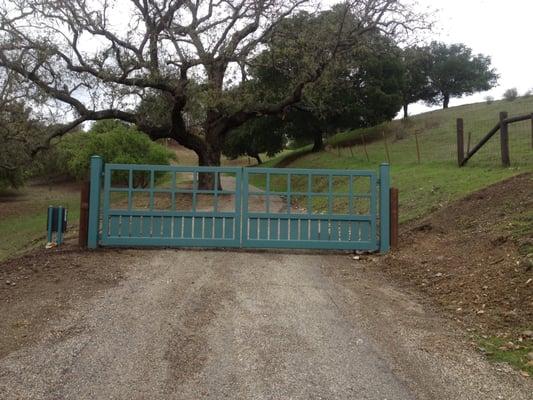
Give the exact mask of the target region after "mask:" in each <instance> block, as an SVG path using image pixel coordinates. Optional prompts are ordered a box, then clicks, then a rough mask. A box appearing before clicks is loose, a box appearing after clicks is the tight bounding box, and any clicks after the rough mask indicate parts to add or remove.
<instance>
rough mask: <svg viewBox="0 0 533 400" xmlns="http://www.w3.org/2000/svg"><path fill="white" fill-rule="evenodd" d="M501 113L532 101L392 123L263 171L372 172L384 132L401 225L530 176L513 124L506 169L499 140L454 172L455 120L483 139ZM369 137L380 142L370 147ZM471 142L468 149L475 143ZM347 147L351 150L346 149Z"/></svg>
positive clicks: (526, 150) (527, 155) (532, 159)
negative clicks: (475, 130)
mask: <svg viewBox="0 0 533 400" xmlns="http://www.w3.org/2000/svg"><path fill="white" fill-rule="evenodd" d="M504 109H506V110H507V111H508V112H509V114H510V115H517V114H523V113H526V110H530V112H531V111H533V97H532V98H521V99H518V100H516V101H515V102H495V103H493V104H492V105H487V104H485V103H478V104H472V105H467V106H461V107H456V108H450V109H448V110H440V111H433V112H430V113H426V114H421V115H419V116H416V117H413V118H411V119H410V120H409V121H408V122H403V121H392V122H390V123H387V124H382V125H380V126H378V127H373V128H369V129H360V130H354V131H349V132H343V133H339V134H337V135H335V136H334V137H332V138H330V139H329V140H328V146H327V147H326V150H325V151H322V152H319V153H308V152H305V151H303V150H297V151H298V152H299V157H297V158H296V157H294V156H292V157H291V155H290V153H288V154H287V153H286V154H283V155H281V156H279V157H277V158H274V159H272V160H270V161H269V162H267V163H265V164H264V166H278V165H284V166H290V167H295V168H340V169H374V170H376V169H377V167H378V166H379V164H380V163H381V162H386V161H387V155H386V149H385V146H384V143H383V139H382V133H381V132H384V133H385V136H386V137H387V142H388V150H389V155H390V163H391V176H392V184H393V185H394V186H396V187H398V188H399V189H400V220H401V221H402V222H404V221H407V220H411V219H414V218H418V217H421V216H423V215H425V214H427V213H428V212H430V211H432V210H435V209H438V208H440V207H441V206H443V205H445V204H447V203H449V202H450V201H453V200H456V199H458V198H460V197H463V196H465V195H466V194H468V193H471V192H474V191H476V190H479V189H482V188H484V187H486V186H488V185H491V184H493V183H496V182H498V181H501V180H503V179H505V178H508V177H511V176H513V175H516V174H519V173H522V172H526V171H533V149H532V148H531V124H530V123H528V124H526V125H524V124H518V125H520V127H521V128H522V130H521V131H520V130H516V129H518V126H516V127H515V128H511V135H510V138H511V161H512V166H511V167H510V168H503V167H501V166H500V161H499V153H498V151H495V152H493V150H494V149H493V148H491V146H495V145H496V146H499V141H498V137H494V138H493V139H492V140H491V141H490V142H489V144H488V146H489V147H488V148H486V149H482V150H481V151H480V152H479V154H476V155H475V156H474V158H473V159H472V160H471V162H470V163H468V164H467V166H465V167H463V168H458V167H457V161H456V143H455V138H456V132H455V118H456V117H459V116H464V117H465V131H466V129H467V127H468V126H469V122H468V121H470V125H476V126H477V127H478V128H479V129H478V131H479V132H482V133H483V134H484V133H485V132H486V131H488V130H489V129H490V128H491V127H492V125H493V124H494V123H495V121H497V116H498V111H499V110H504ZM485 128H486V129H485ZM526 128H527V129H526ZM415 132H417V137H418V142H419V148H420V154H421V160H420V163H419V162H418V160H417V153H416V137H415V134H414V133H415ZM361 134H364V135H365V137H366V141H365V143H366V152H367V153H368V155H369V158H370V161H368V160H367V157H366V153H365V151H364V147H363V146H362V145H361V144H358V143H360V141H359V138H360V136H361ZM478 136H479V137H480V136H481V135H478ZM400 137H401V139H398V138H400ZM372 138H374V139H380V140H379V141H373V142H372V141H371V139H372ZM471 142H472V143H471V146H473V144H474V143H475V142H474V140H472V141H471ZM335 146H338V147H339V148H337V147H335ZM343 146H344V147H343ZM347 146H351V150H350V148H349V147H347ZM287 157H291V158H293V160H292V161H291V162H289V163H286V162H285V161H284V160H285V159H286V158H287ZM256 183H257V182H256ZM257 184H259V186H261V185H260V183H257Z"/></svg>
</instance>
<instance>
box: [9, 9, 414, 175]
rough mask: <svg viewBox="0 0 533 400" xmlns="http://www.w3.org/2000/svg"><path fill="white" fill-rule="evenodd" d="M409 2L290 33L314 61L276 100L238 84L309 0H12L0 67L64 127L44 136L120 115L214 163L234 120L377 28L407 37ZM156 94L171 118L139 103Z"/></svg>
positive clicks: (311, 75)
mask: <svg viewBox="0 0 533 400" xmlns="http://www.w3.org/2000/svg"><path fill="white" fill-rule="evenodd" d="M407 4H408V3H407V2H406V1H404V0H351V1H346V2H345V3H343V5H342V6H339V10H340V12H335V13H329V14H327V18H331V24H328V25H327V26H328V28H326V29H323V30H320V31H311V32H310V33H309V34H311V35H312V37H309V36H307V35H299V36H296V37H294V36H292V37H288V38H287V40H291V41H293V42H294V43H299V44H300V45H303V46H305V48H306V54H308V56H307V58H306V59H305V62H306V68H305V69H304V70H302V71H301V74H300V75H299V76H298V78H297V79H294V80H292V81H291V82H293V83H292V84H291V85H290V86H289V87H287V88H286V90H285V91H284V93H283V96H281V97H280V98H278V99H276V100H268V101H267V100H266V99H265V101H261V102H257V101H256V100H255V99H254V98H253V97H251V96H250V95H249V92H248V91H247V90H246V87H244V86H243V87H241V88H236V89H235V86H236V83H237V82H238V81H239V80H240V78H242V76H245V75H246V73H247V70H248V68H249V62H250V60H251V59H253V58H254V57H256V56H257V54H258V52H259V51H260V50H261V48H262V46H263V45H264V43H265V42H266V41H268V40H269V37H270V34H271V33H272V32H273V31H274V30H275V29H276V28H277V27H278V26H279V25H280V24H281V23H282V22H284V21H285V20H286V19H287V18H288V17H290V16H292V15H295V13H297V12H299V11H301V10H303V9H306V8H307V9H310V8H309V2H308V1H307V0H227V1H223V2H216V1H214V0H198V1H195V2H190V1H183V0H146V1H139V0H130V1H124V0H95V1H90V2H88V1H83V0H57V1H45V2H43V1H37V0H19V1H17V2H12V1H6V0H4V1H2V2H1V3H0V67H2V68H4V69H5V70H8V71H10V72H12V73H14V74H16V75H17V77H18V79H20V80H22V81H23V83H24V86H25V87H27V88H29V90H30V93H29V94H30V96H29V97H28V99H32V101H34V102H35V103H36V104H37V103H38V104H39V107H35V108H34V109H37V108H39V109H40V110H45V111H47V114H46V116H47V119H48V120H47V122H48V123H49V125H52V124H53V126H54V128H53V129H50V130H49V132H48V134H47V135H46V136H45V137H44V138H43V140H42V145H46V144H47V143H49V141H50V140H51V139H52V138H54V137H58V136H61V135H63V134H65V133H66V132H68V131H70V130H71V129H73V128H75V127H76V126H78V125H79V124H81V123H83V122H84V121H88V120H101V119H119V120H122V121H126V122H130V123H135V124H136V125H137V126H138V127H139V129H140V130H141V131H143V132H145V133H147V134H148V135H149V136H150V137H151V138H152V139H158V138H164V137H169V138H173V139H175V140H176V141H177V142H178V143H180V144H182V145H184V146H185V147H187V148H189V149H191V150H193V151H195V152H196V154H197V155H198V158H199V163H200V164H202V165H219V163H220V153H221V150H222V147H223V144H224V141H225V140H226V137H227V135H228V132H229V131H230V130H231V129H234V128H237V127H238V126H240V125H242V124H244V123H245V122H247V121H249V120H251V119H253V118H256V117H257V116H263V115H276V114H279V113H282V112H283V111H284V110H285V109H286V108H287V107H288V106H291V105H293V104H296V103H297V102H299V101H300V100H301V98H302V95H303V91H304V88H305V87H306V86H307V85H309V84H310V83H312V82H315V81H316V80H317V79H318V78H319V77H320V75H321V74H322V73H323V71H324V70H325V68H326V66H327V65H328V64H329V63H331V62H333V61H335V60H336V59H337V57H339V56H340V55H342V54H343V53H344V52H345V50H346V49H349V48H351V46H353V44H354V43H357V42H359V41H360V40H361V39H362V38H363V37H365V36H366V35H367V34H369V33H371V32H377V31H379V32H381V34H383V35H386V36H391V37H395V36H397V35H398V34H399V32H401V31H405V30H406V29H407V30H409V29H411V28H413V27H415V25H417V24H418V22H419V21H420V19H419V17H418V16H417V15H416V14H414V13H413V11H412V10H411V9H410V8H409V6H408V5H407ZM352 16H355V18H352ZM348 20H355V21H356V23H355V24H353V23H346V22H347V21H348ZM278 62H283V60H278ZM191 82H194V83H193V84H191ZM228 89H232V90H228ZM151 96H157V97H159V98H163V99H164V100H165V102H166V105H167V108H168V113H166V115H165V118H163V119H158V120H153V119H152V120H150V119H147V118H144V117H143V115H142V113H141V112H140V111H139V110H138V107H137V105H138V104H139V103H140V102H141V101H142V100H143V99H146V98H150V97H151Z"/></svg>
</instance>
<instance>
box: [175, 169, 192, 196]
mask: <svg viewBox="0 0 533 400" xmlns="http://www.w3.org/2000/svg"><path fill="white" fill-rule="evenodd" d="M192 181H193V173H192V172H188V171H187V172H176V188H177V190H178V191H184V190H188V191H191V190H192Z"/></svg>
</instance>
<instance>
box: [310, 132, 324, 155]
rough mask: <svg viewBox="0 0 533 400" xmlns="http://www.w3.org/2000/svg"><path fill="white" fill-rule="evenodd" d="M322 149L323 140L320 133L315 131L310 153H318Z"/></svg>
mask: <svg viewBox="0 0 533 400" xmlns="http://www.w3.org/2000/svg"><path fill="white" fill-rule="evenodd" d="M323 149H324V140H323V139H322V132H320V131H317V132H315V136H314V138H313V148H312V149H311V151H312V152H319V151H321V150H323Z"/></svg>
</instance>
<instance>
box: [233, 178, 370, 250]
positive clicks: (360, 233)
mask: <svg viewBox="0 0 533 400" xmlns="http://www.w3.org/2000/svg"><path fill="white" fill-rule="evenodd" d="M254 185H255V186H258V187H262V188H264V190H262V189H258V188H257V187H255V186H254ZM376 186H377V177H376V174H375V173H374V172H372V171H340V170H314V169H313V170H310V169H292V168H291V169H278V168H249V169H245V171H244V175H243V220H242V223H243V224H242V245H243V247H256V248H263V247H274V248H275V247H278V248H302V249H350V250H370V251H373V250H376V249H377V248H378V244H379V243H378V240H377V218H376V215H377V189H376ZM257 198H260V199H261V198H264V200H265V201H264V206H263V207H261V206H262V205H263V202H262V201H261V202H260V203H259V204H260V206H259V207H258V202H257V201H256V200H255V199H257ZM302 204H304V205H306V207H305V208H303V207H302Z"/></svg>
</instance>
